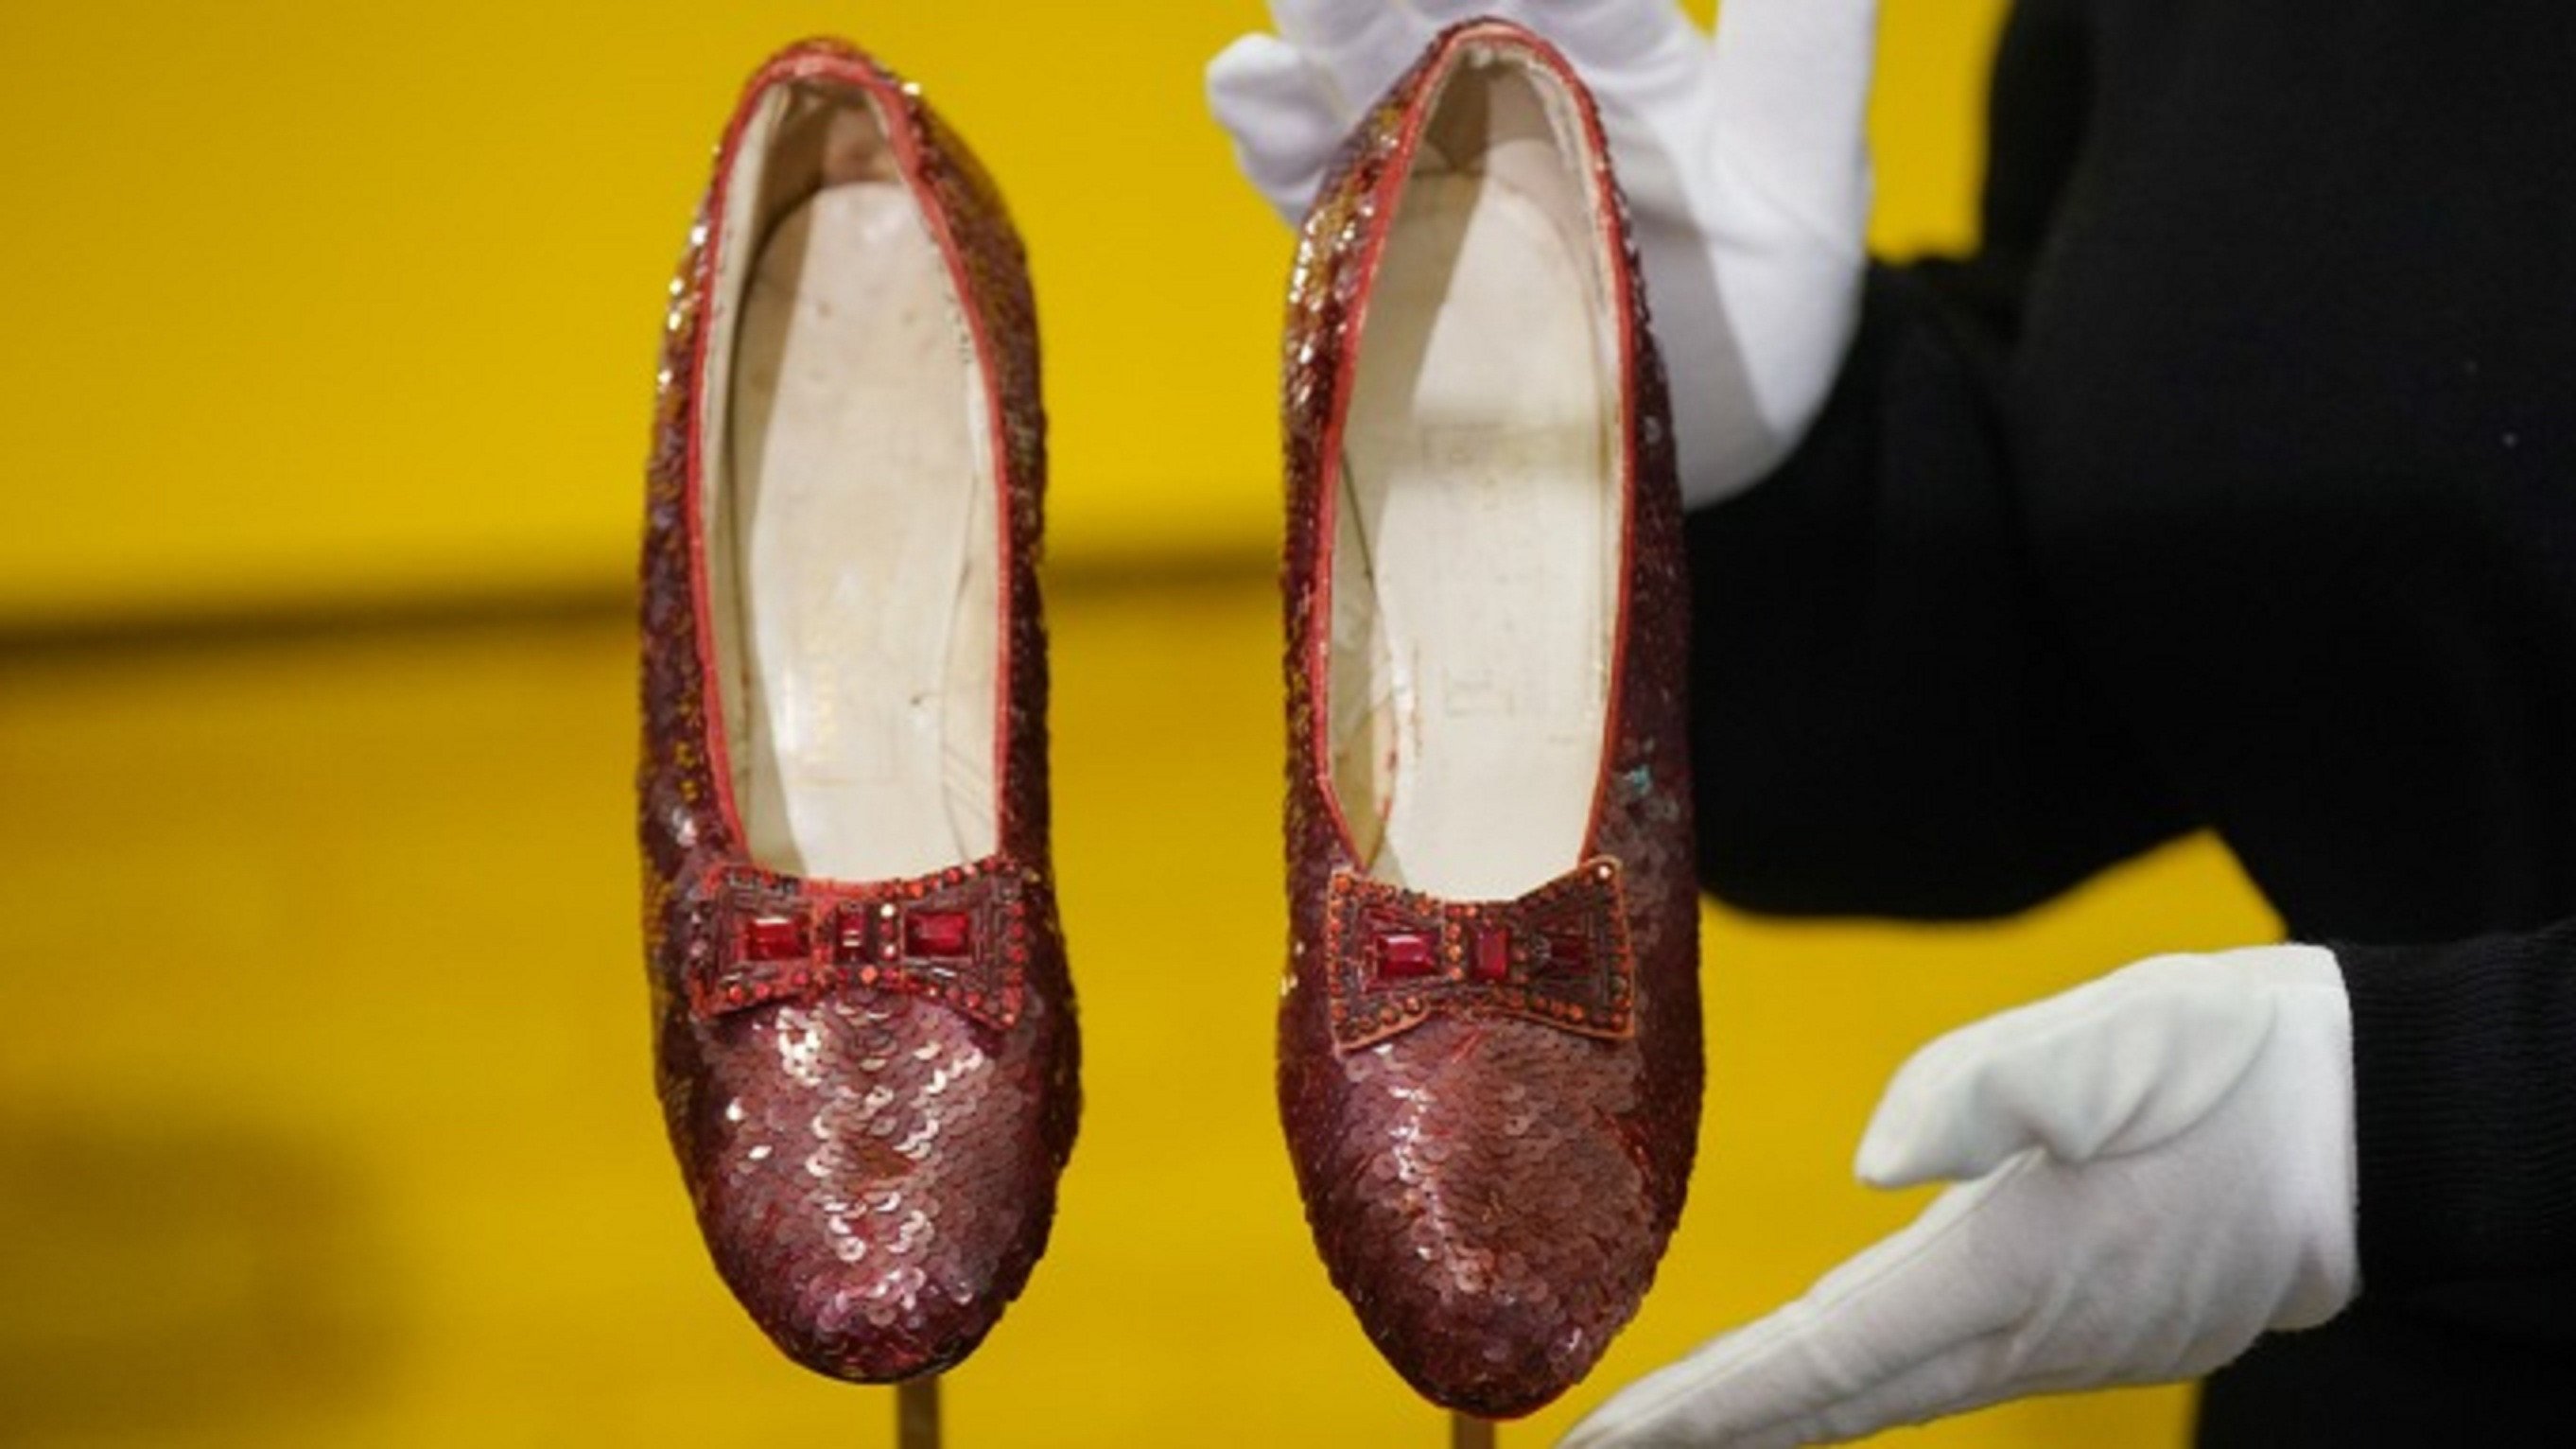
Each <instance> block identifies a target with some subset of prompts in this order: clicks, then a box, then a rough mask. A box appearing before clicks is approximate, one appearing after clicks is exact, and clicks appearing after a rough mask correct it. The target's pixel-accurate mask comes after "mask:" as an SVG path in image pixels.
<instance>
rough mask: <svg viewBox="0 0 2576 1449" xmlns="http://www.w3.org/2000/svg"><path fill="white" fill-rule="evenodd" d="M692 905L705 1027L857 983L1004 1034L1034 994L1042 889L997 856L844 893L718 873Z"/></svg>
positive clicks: (695, 1005)
mask: <svg viewBox="0 0 2576 1449" xmlns="http://www.w3.org/2000/svg"><path fill="white" fill-rule="evenodd" d="M699 885H700V888H699V890H698V892H697V893H696V898H695V900H694V901H693V902H692V904H691V905H690V907H689V944H688V961H687V978H688V993H689V1007H690V1009H691V1010H692V1011H693V1012H695V1013H696V1014H697V1016H698V1017H699V1018H700V1019H702V1020H712V1019H714V1018H716V1017H720V1016H724V1015H727V1014H729V1013H732V1012H737V1011H747V1010H749V1009H751V1008H753V1007H756V1006H763V1005H767V1004H769V1003H771V1002H776V1001H789V1000H811V999H813V998H816V997H820V996H824V995H827V994H829V993H831V992H834V991H840V990H845V989H848V988H850V987H853V986H857V987H864V988H872V989H875V990H880V991H892V992H898V993H901V994H903V995H907V996H917V997H921V998H924V999H926V1000H930V1001H936V1002H938V1003H940V1004H941V1005H943V1006H946V1007H949V1008H950V1009H952V1010H954V1011H957V1012H959V1013H961V1014H962V1015H965V1016H967V1017H969V1018H971V1019H973V1020H975V1021H978V1022H981V1023H983V1024H984V1025H986V1026H989V1027H992V1028H994V1029H995V1030H997V1031H1008V1030H1009V1029H1010V1028H1011V1027H1012V1026H1013V1025H1015V1024H1016V1023H1017V1022H1018V1021H1019V1019H1020V1009H1021V1007H1022V1006H1023V1005H1024V1004H1025V1002H1026V1000H1027V995H1028V984H1027V974H1028V960H1029V917H1030V913H1031V912H1032V911H1033V910H1035V909H1038V908H1039V901H1038V897H1039V896H1040V894H1041V893H1042V892H1043V890H1044V889H1045V885H1044V882H1043V880H1042V879H1041V877H1040V876H1039V875H1038V873H1037V872H1036V871H1033V870H1030V869H1028V868H1027V867H1025V866H1021V865H1018V864H1015V863H1013V862H1011V861H1009V860H1007V859H1005V858H1003V857H1001V856H998V855H995V856H987V857H985V858H984V859H982V860H979V861H975V862H973V863H971V864H967V865H956V866H950V867H948V868H947V869H945V870H941V871H936V872H933V873H931V874H929V875H924V876H916V877H913V878H912V879H909V880H901V881H876V882H871V883H869V884H865V885H844V884H841V883H838V882H832V881H816V880H807V879H804V878H802V877H798V876H791V875H783V874H780V873H778V872H776V871H768V870H762V869H760V868H758V867H756V866H746V865H718V866H715V867H712V868H710V869H709V870H708V871H707V873H706V875H705V876H704V877H703V878H702V879H701V881H700V883H699Z"/></svg>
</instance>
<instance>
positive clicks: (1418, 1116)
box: [1279, 21, 1700, 1417]
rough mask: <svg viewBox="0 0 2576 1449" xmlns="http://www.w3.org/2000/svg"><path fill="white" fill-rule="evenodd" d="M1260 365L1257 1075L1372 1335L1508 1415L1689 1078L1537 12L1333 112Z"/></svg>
mask: <svg viewBox="0 0 2576 1449" xmlns="http://www.w3.org/2000/svg"><path fill="white" fill-rule="evenodd" d="M1286 387H1287V396H1286V414H1287V417H1286V422H1287V432H1288V439H1289V441H1288V493H1289V500H1290V502H1289V507H1290V513H1289V526H1288V556H1287V564H1286V570H1285V575H1284V578H1285V582H1286V585H1287V601H1286V602H1287V616H1288V692H1289V749H1290V757H1291V763H1290V769H1289V787H1288V865H1289V889H1290V914H1291V934H1292V940H1291V952H1292V958H1293V959H1292V961H1291V964H1290V970H1289V976H1288V980H1287V983H1286V991H1285V997H1284V1000H1283V1003H1282V1006H1281V1012H1280V1026H1279V1036H1280V1063H1279V1100H1280V1110H1281V1113H1282V1116H1283V1117H1284V1119H1285V1122H1286V1126H1287V1132H1288V1140H1289V1146H1290V1149H1291V1152H1292V1153H1293V1155H1294V1157H1295V1160H1296V1167H1297V1179H1298V1185H1299V1187H1300V1188H1301V1189H1302V1190H1303V1192H1304V1194H1305V1199H1306V1211H1307V1218H1308V1221H1309V1223H1310V1224H1311V1225H1312V1227H1313V1229H1314V1233H1315V1241H1316V1245H1317V1246H1318V1248H1320V1249H1321V1251H1322V1254H1323V1258H1324V1262H1325V1264H1326V1266H1327V1267H1328V1268H1329V1269H1330V1271H1331V1274H1332V1279H1333V1282H1334V1284H1335V1285H1336V1286H1337V1287H1339V1288H1340V1289H1341V1290H1342V1292H1343V1293H1344V1294H1345V1295H1346V1296H1348V1298H1349V1299H1350V1301H1351V1304H1352V1306H1353V1307H1354V1308H1355V1309H1357V1310H1358V1313H1359V1318H1360V1322H1361V1325H1362V1326H1363V1327H1364V1328H1365V1329H1366V1330H1367V1332H1368V1335H1369V1337H1370V1338H1371V1339H1372V1340H1373V1341H1375V1343H1376V1344H1377V1346H1378V1348H1379V1350H1380V1351H1381V1352H1383V1353H1384V1354H1385V1355H1386V1356H1387V1358H1388V1359H1389V1360H1391V1361H1392V1362H1393V1363H1394V1365H1395V1367H1396V1369H1397V1371H1398V1372H1400V1373H1402V1374H1403V1375H1404V1377H1405V1378H1406V1379H1407V1380H1408V1381H1409V1382H1411V1383H1412V1384H1413V1386H1414V1387H1415V1388H1417V1389H1419V1390H1420V1391H1421V1392H1422V1393H1424V1394H1425V1395H1427V1396H1429V1397H1430V1398H1432V1399H1433V1400H1435V1401H1437V1402H1439V1403H1441V1404H1443V1405H1446V1406H1448V1407H1451V1408H1454V1409H1459V1410H1462V1411H1466V1412H1469V1413H1474V1414H1480V1415H1486V1416H1491V1417H1508V1416H1513V1415H1518V1414H1524V1413H1527V1412H1529V1411H1530V1410H1533V1409H1535V1408H1538V1407H1539V1406H1540V1405H1542V1404H1544V1403H1546V1402H1547V1401H1548V1400H1550V1399H1552V1398H1554V1397H1555V1396H1556V1395H1558V1394H1559V1393H1561V1392H1563V1391H1564V1390H1565V1389H1566V1388H1567V1387H1569V1386H1570V1385H1571V1384H1573V1383H1574V1382H1575V1380H1577V1379H1579V1378H1580V1377H1581V1376H1582V1375H1583V1374H1584V1373H1585V1372H1586V1371H1587V1370H1589V1369H1590V1368H1591V1366H1592V1365H1593V1363H1594V1362H1595V1361H1596V1360H1597V1359H1598V1358H1599V1357H1600V1355H1601V1353H1602V1351H1603V1349H1604V1348H1605V1347H1606V1346H1607V1345H1608V1343H1609V1341H1610V1338H1611V1336H1612V1335H1613V1334H1615V1333H1617V1332H1618V1330H1619V1329H1620V1327H1621V1326H1623V1325H1624V1324H1625V1323H1626V1322H1627V1321H1628V1319H1629V1317H1630V1316H1631V1315H1632V1314H1634V1313H1635V1311H1636V1308H1637V1305H1638V1302H1639V1300H1640V1299H1641V1298H1642V1297H1643V1296H1644V1294H1645V1292H1646V1288H1647V1285H1648V1283H1649V1282H1650V1281H1651V1280H1652V1278H1653V1276H1654V1271H1655V1264H1656V1261H1657V1259H1658V1258H1659V1257H1660V1256H1661V1254H1662V1252H1663V1248H1664V1243H1665V1241H1666V1239H1667V1238H1668V1237H1669V1236H1670V1234H1671V1232H1672V1228H1673V1224H1674V1221H1675V1219H1676V1218H1677V1217H1678V1216H1679V1215H1680V1212H1681V1205H1682V1194H1683V1189H1684V1186H1685V1183H1686V1180H1687V1178H1688V1176H1689V1172H1690V1164H1691V1154H1692V1149H1693V1146H1694V1142H1695V1138H1696V1132H1697V1126H1698V1121H1699V1094H1700V1023H1699V993H1698V986H1697V979H1696V972H1697V965H1698V960H1697V956H1698V916H1697V895H1696V889H1695V887H1694V884H1693V880H1692V873H1691V833H1690V832H1691V819H1690V800H1691V791H1690V778H1689V760H1688V757H1687V742H1686V736H1685V733H1684V729H1685V720H1684V713H1683V711H1684V690H1683V682H1684V643H1685V630H1686V627H1687V624H1686V615H1685V612H1684V611H1685V608H1686V602H1685V601H1686V598H1687V590H1686V589H1685V587H1684V584H1683V576H1682V560H1681V556H1680V547H1679V531H1680V495H1679V492H1678V489H1677V487H1676V484H1675V481H1674V473H1673V458H1672V442H1671V429H1670V427H1669V425H1668V422H1667V416H1668V415H1667V412H1666V406H1667V405H1666V401H1665V394H1664V382H1663V375H1662V369H1661V364H1660V363H1659V362H1658V361H1657V359H1656V354H1655V351H1654V346H1653V342H1652V340H1651V338H1650V337H1649V336H1648V332H1647V321H1646V309H1645V304H1644V300H1643V297H1642V295H1641V292H1640V281H1639V275H1638V268H1637V263H1636V260H1635V258H1634V255H1633V254H1632V252H1631V251H1630V249H1629V246H1628V238H1627V223H1626V218H1625V215H1624V211H1623V205H1622V202H1621V200H1620V198H1619V195H1618V192H1617V189H1616V187H1615V185H1614V183H1613V181H1612V178H1611V173H1610V164H1609V159H1608V155H1607V152H1606V150H1605V148H1604V143H1603V140H1602V136H1601V131H1600V126H1599V123H1598V120H1597V118H1596V116H1595V115H1594V112H1593V109H1592V105H1591V102H1590V100H1589V98H1588V97H1587V96H1586V95H1585V93H1584V91H1583V89H1582V87H1581V86H1580V84H1579V83H1578V82H1577V81H1576V79H1575V76H1574V73H1573V71H1572V70H1571V68H1569V67H1568V66H1567V65H1566V63H1565V62H1564V61H1563V60H1562V59H1561V58H1560V57H1558V56H1557V54H1556V53H1555V52H1554V51H1552V50H1551V49H1549V48H1548V47H1547V46H1546V45H1545V44H1544V43H1542V42H1541V41H1539V40H1538V39H1537V38H1536V37H1534V36H1532V35H1530V34H1529V33H1528V32H1526V31H1523V30H1520V29H1518V28H1517V27H1514V26H1510V25H1507V24H1503V23H1500V22H1493V21H1478V22H1472V23H1469V24H1467V25H1463V26H1460V27H1458V28H1455V29H1453V30H1450V31H1448V32H1447V33H1445V34H1444V35H1442V36H1441V37H1440V39H1439V40H1437V41H1436V42H1434V44H1433V45H1432V46H1431V48H1430V50H1429V51H1428V52H1427V53H1426V54H1425V55H1424V57H1423V58H1422V59H1421V60H1420V61H1419V62H1418V63H1417V64H1416V65H1415V67H1414V69H1413V70H1412V71H1411V72H1410V73H1409V74H1408V75H1407V76H1406V77H1405V78H1404V79H1402V80H1401V81H1399V82H1398V83H1397V84H1396V86H1395V87H1394V89H1393V90H1392V91H1391V92H1390V93H1389V94H1388V96H1387V98H1386V99H1385V100H1384V101H1383V102H1381V103H1380V105H1379V106H1378V107H1377V109H1376V110H1375V111H1374V112H1373V113H1372V114H1371V115H1370V116H1369V117H1368V119H1367V120H1366V121H1364V122H1363V123H1362V125H1361V126H1360V128H1359V130H1358V132H1357V133H1356V134H1355V135H1354V136H1353V137H1352V138H1351V140H1350V142H1349V144H1348V146H1347V147H1346V149H1345V150H1344V152H1343V154H1342V158H1341V161H1340V163H1339V164H1338V166H1337V168H1336V170H1335V172H1334V174H1333V175H1332V176H1331V177H1329V178H1328V179H1327V180H1326V182H1325V185H1324V188H1323V192H1322V194H1321V196H1320V197H1319V198H1318V199H1317V201H1316V204H1315V207H1314V210H1313V212H1312V213H1311V214H1310V215H1309V216H1308V217H1307V219H1306V225H1305V230H1304V234H1303V237H1302V239H1301V241H1300V243H1299V250H1298V258H1297V271H1296V280H1295V283H1294V289H1293V295H1292V297H1291V300H1290V320H1289V330H1288V371H1287V381H1286Z"/></svg>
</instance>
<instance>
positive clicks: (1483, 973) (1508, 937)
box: [1467, 926, 1512, 981]
mask: <svg viewBox="0 0 2576 1449" xmlns="http://www.w3.org/2000/svg"><path fill="white" fill-rule="evenodd" d="M1467 974H1468V975H1470V976H1472V977H1474V978H1475V979H1476V980H1478V981H1500V980H1503V979H1504V978H1505V977H1508V976H1510V975H1511V974H1512V928H1511V927H1509V926H1478V927H1477V928H1476V949H1475V953H1474V955H1473V957H1472V958H1471V959H1470V960H1469V961H1468V963H1467Z"/></svg>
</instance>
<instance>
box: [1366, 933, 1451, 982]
mask: <svg viewBox="0 0 2576 1449" xmlns="http://www.w3.org/2000/svg"><path fill="white" fill-rule="evenodd" d="M1439 970H1440V948H1439V945H1438V943H1437V942H1435V941H1433V940H1432V938H1431V937H1430V936H1429V935H1427V934H1425V933H1423V932H1421V931H1404V930H1394V931H1380V932H1378V933H1377V975H1378V979H1379V980H1381V981H1391V980H1405V979H1410V978H1413V977H1417V976H1430V975H1434V974H1437V973H1438V971H1439Z"/></svg>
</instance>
